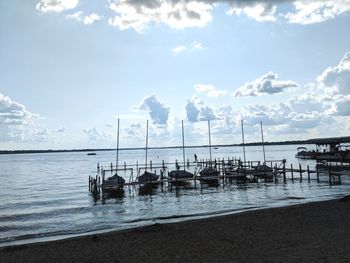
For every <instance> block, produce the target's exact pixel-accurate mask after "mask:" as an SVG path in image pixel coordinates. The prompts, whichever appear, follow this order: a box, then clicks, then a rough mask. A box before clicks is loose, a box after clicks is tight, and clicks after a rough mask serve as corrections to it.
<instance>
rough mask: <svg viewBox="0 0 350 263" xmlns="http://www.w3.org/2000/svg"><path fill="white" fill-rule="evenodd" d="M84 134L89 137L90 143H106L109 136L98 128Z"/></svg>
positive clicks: (86, 130) (88, 130) (88, 129)
mask: <svg viewBox="0 0 350 263" xmlns="http://www.w3.org/2000/svg"><path fill="white" fill-rule="evenodd" d="M83 133H84V134H85V135H86V136H87V137H88V139H89V141H90V142H94V141H104V140H106V139H107V135H106V134H105V133H104V132H103V131H100V130H98V129H97V128H96V127H92V128H87V129H84V130H83Z"/></svg>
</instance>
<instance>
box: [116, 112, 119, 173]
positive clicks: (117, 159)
mask: <svg viewBox="0 0 350 263" xmlns="http://www.w3.org/2000/svg"><path fill="white" fill-rule="evenodd" d="M119 121H120V120H119V118H118V126H117V157H116V164H115V173H116V174H117V171H118V161H119Z"/></svg>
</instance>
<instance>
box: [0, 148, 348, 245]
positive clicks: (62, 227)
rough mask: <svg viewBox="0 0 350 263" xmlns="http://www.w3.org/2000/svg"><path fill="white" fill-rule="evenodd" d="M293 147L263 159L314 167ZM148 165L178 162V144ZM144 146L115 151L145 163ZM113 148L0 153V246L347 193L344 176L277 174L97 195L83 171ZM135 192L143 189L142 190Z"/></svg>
mask: <svg viewBox="0 0 350 263" xmlns="http://www.w3.org/2000/svg"><path fill="white" fill-rule="evenodd" d="M297 147H298V145H289V146H268V147H266V159H267V160H281V159H286V160H287V167H289V166H290V164H291V163H292V164H293V165H294V166H295V167H296V166H297V165H298V164H299V162H300V163H301V164H302V166H303V167H305V168H306V166H307V165H310V168H311V169H313V168H314V166H315V162H314V161H312V160H309V161H305V160H304V161H303V160H300V161H299V160H296V159H295V157H294V155H295V153H296V148H297ZM246 152H247V160H254V161H258V160H260V161H262V160H263V154H262V150H261V147H246ZM194 153H196V154H197V155H198V158H208V157H209V150H208V148H190V149H186V155H187V156H188V158H189V159H190V160H191V162H192V161H193V155H194ZM212 154H213V158H215V157H216V158H223V157H224V158H227V157H230V158H232V157H237V158H239V157H242V149H241V148H239V147H220V148H219V149H212ZM148 155H149V160H152V161H153V163H157V162H158V163H159V162H161V161H162V160H165V162H168V161H169V162H170V161H171V162H174V160H175V159H178V160H182V150H181V149H162V150H149V151H148ZM144 156H145V151H144V150H127V151H126V150H125V151H120V152H119V160H120V163H121V164H122V163H123V162H124V161H125V162H126V163H127V164H135V163H136V161H139V162H140V163H142V162H144ZM115 159H116V153H115V152H114V151H105V152H97V155H95V156H88V155H87V153H85V152H74V153H47V154H17V155H0V181H1V188H0V246H5V245H9V244H19V243H29V242H36V241H43V240H54V239H60V238H65V237H70V236H75V235H81V234H87V233H93V232H104V231H110V230H116V229H125V228H131V227H136V226H140V225H147V224H153V223H156V222H157V223H165V222H176V221H182V220H187V219H193V218H201V217H206V216H213V215H219V214H226V213H235V212H239V211H245V210H249V209H259V208H266V207H277V206H286V205H292V204H298V203H305V202H312V201H318V200H328V199H334V198H339V197H342V196H344V195H347V194H349V189H350V188H349V185H350V180H349V178H350V176H348V175H345V176H343V178H342V183H341V184H340V185H329V182H328V177H327V176H321V180H320V182H317V181H316V180H312V181H311V182H308V181H307V180H304V181H303V182H299V180H295V181H294V182H291V181H288V182H287V183H286V184H284V183H283V181H282V180H280V181H279V182H278V183H273V182H271V183H264V182H259V183H250V184H246V185H243V184H235V183H228V184H225V185H223V184H220V185H219V186H217V187H205V186H202V187H201V186H200V185H198V184H197V187H196V188H195V187H194V185H193V183H192V184H191V185H188V186H187V187H185V188H180V189H177V190H174V189H173V190H172V191H170V189H168V188H167V187H163V188H162V187H158V188H156V189H154V190H153V191H152V193H151V194H144V193H143V191H140V189H139V188H138V187H125V188H124V192H123V193H122V194H121V196H117V197H112V198H111V197H108V198H100V199H96V198H94V196H92V195H91V194H90V192H89V190H88V177H89V175H91V176H94V175H95V174H96V165H97V163H100V164H102V165H108V164H110V163H111V162H114V163H115ZM141 190H142V189H141Z"/></svg>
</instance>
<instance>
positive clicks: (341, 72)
mask: <svg viewBox="0 0 350 263" xmlns="http://www.w3.org/2000/svg"><path fill="white" fill-rule="evenodd" d="M317 81H318V82H319V83H320V85H321V86H323V87H328V88H335V89H336V91H338V92H339V93H340V94H343V95H348V94H350V52H347V53H346V54H345V55H344V57H343V58H342V59H341V61H340V62H339V64H338V65H337V66H334V67H328V68H327V69H326V70H325V71H324V72H323V73H322V74H321V75H320V76H318V78H317Z"/></svg>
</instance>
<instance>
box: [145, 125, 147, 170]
mask: <svg viewBox="0 0 350 263" xmlns="http://www.w3.org/2000/svg"><path fill="white" fill-rule="evenodd" d="M147 151H148V120H147V126H146V160H145V165H146V167H145V172H146V171H147Z"/></svg>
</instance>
